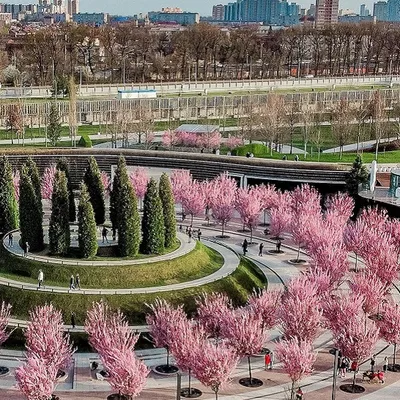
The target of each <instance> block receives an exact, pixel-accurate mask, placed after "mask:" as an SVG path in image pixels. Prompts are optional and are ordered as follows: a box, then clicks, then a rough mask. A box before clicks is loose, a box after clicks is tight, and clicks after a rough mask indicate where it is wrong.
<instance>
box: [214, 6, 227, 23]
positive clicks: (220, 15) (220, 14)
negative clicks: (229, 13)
mask: <svg viewBox="0 0 400 400" xmlns="http://www.w3.org/2000/svg"><path fill="white" fill-rule="evenodd" d="M224 11H225V6H224V5H223V4H217V5H216V6H213V9H212V19H213V20H214V21H223V20H224V14H225V13H224Z"/></svg>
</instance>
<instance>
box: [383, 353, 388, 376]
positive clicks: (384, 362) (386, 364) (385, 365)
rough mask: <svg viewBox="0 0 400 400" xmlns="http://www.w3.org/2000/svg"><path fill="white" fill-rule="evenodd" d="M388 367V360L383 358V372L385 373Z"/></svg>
mask: <svg viewBox="0 0 400 400" xmlns="http://www.w3.org/2000/svg"><path fill="white" fill-rule="evenodd" d="M388 367H389V359H388V358H387V357H385V358H384V359H383V372H386V371H387V370H388Z"/></svg>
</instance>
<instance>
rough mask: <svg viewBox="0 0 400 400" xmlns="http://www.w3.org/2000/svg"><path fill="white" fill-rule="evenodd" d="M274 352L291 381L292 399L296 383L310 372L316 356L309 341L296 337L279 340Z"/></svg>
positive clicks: (292, 398)
mask: <svg viewBox="0 0 400 400" xmlns="http://www.w3.org/2000/svg"><path fill="white" fill-rule="evenodd" d="M275 354H276V357H277V359H278V360H280V361H281V363H282V364H283V370H284V371H285V372H286V373H287V374H288V375H289V377H290V380H291V381H292V386H291V390H290V399H291V400H294V398H295V385H296V383H298V382H300V381H301V380H302V379H303V378H304V377H306V376H308V375H310V374H311V373H312V371H313V365H314V363H315V360H316V358H317V356H316V354H315V353H314V352H313V348H312V344H311V343H310V342H308V341H305V340H298V339H296V338H292V339H287V340H282V341H280V342H279V343H278V344H277V345H276V348H275Z"/></svg>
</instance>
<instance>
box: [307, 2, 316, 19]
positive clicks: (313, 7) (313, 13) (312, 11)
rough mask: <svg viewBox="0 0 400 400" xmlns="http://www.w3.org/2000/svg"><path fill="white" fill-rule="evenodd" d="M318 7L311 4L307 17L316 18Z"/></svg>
mask: <svg viewBox="0 0 400 400" xmlns="http://www.w3.org/2000/svg"><path fill="white" fill-rule="evenodd" d="M315 11H316V7H315V4H311V5H310V8H309V9H308V11H307V17H315Z"/></svg>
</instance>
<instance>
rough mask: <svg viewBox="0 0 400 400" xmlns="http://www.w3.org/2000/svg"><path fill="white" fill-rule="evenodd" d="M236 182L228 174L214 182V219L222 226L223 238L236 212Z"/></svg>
mask: <svg viewBox="0 0 400 400" xmlns="http://www.w3.org/2000/svg"><path fill="white" fill-rule="evenodd" d="M236 190H237V186H236V182H235V180H234V179H232V178H229V177H228V175H227V174H222V175H220V176H219V177H218V178H216V179H214V180H213V181H212V187H211V193H210V200H211V208H212V216H213V218H214V219H215V220H216V221H218V222H219V223H220V224H221V237H224V232H225V228H226V225H227V224H228V222H229V221H230V220H231V219H232V217H233V213H234V211H235V200H236Z"/></svg>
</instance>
